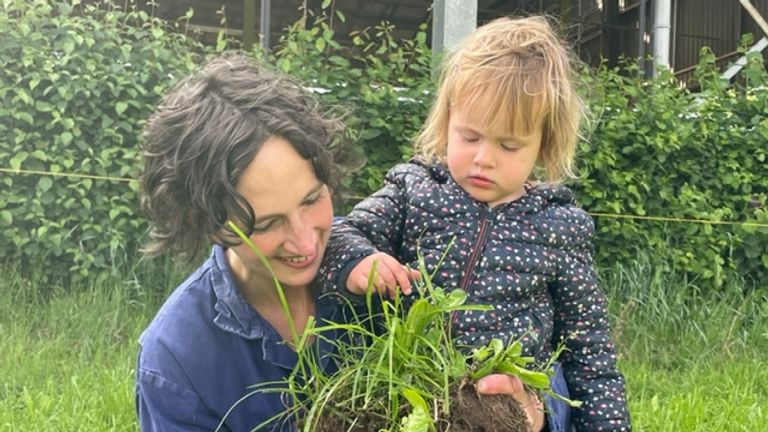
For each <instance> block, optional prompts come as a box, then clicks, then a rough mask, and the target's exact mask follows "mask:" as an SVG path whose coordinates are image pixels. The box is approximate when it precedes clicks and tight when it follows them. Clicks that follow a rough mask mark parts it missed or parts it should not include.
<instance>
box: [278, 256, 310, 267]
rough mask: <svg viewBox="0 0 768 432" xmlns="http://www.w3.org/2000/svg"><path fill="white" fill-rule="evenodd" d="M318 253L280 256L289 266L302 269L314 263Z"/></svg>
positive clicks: (282, 261)
mask: <svg viewBox="0 0 768 432" xmlns="http://www.w3.org/2000/svg"><path fill="white" fill-rule="evenodd" d="M316 256H317V254H312V255H302V256H291V257H280V258H278V259H279V260H280V262H281V263H283V264H284V265H286V266H288V267H292V268H296V269H301V268H305V267H309V266H311V265H312V263H314V262H315V257H316Z"/></svg>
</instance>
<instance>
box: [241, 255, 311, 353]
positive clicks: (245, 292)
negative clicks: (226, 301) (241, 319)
mask: <svg viewBox="0 0 768 432" xmlns="http://www.w3.org/2000/svg"><path fill="white" fill-rule="evenodd" d="M229 264H230V269H231V271H232V275H233V276H234V279H235V281H236V283H237V287H238V290H239V292H240V294H241V295H242V296H243V298H244V299H245V301H246V302H247V303H248V304H250V305H251V307H253V309H255V310H256V311H257V312H258V313H259V315H261V316H262V317H263V318H264V319H265V320H267V322H269V323H270V324H271V325H272V327H274V328H275V330H277V332H278V333H279V334H280V336H281V337H282V338H283V340H286V341H291V340H292V339H293V338H294V336H300V335H301V333H302V332H303V330H304V326H305V325H306V323H307V320H308V319H309V317H310V316H311V315H314V313H315V298H314V295H313V293H312V289H311V288H310V286H309V285H295V286H294V285H282V284H281V286H280V287H281V288H282V291H283V295H284V296H285V306H287V307H288V312H289V313H290V320H289V319H288V317H286V314H285V312H284V305H283V302H282V301H281V300H280V296H279V294H278V290H277V286H276V285H275V279H273V278H271V277H265V276H261V275H254V274H253V273H252V272H248V270H247V268H245V267H244V266H243V264H242V262H241V261H240V260H239V259H230V260H229ZM291 324H292V325H291ZM291 327H293V328H291ZM294 331H295V334H294Z"/></svg>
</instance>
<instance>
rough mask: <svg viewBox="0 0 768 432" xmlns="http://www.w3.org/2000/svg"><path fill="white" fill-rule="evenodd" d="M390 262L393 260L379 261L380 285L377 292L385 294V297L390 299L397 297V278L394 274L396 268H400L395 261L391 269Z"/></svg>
mask: <svg viewBox="0 0 768 432" xmlns="http://www.w3.org/2000/svg"><path fill="white" fill-rule="evenodd" d="M392 261H394V260H386V259H384V260H381V262H380V263H379V268H378V270H379V276H380V281H381V283H382V286H381V289H380V290H379V292H382V293H387V295H388V296H389V297H390V298H395V296H396V295H397V289H398V288H397V285H398V282H397V281H398V276H397V274H396V271H397V267H399V266H400V264H399V263H397V261H395V266H396V267H393V264H392Z"/></svg>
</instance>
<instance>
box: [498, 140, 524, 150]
mask: <svg viewBox="0 0 768 432" xmlns="http://www.w3.org/2000/svg"><path fill="white" fill-rule="evenodd" d="M499 145H501V148H503V149H504V150H506V151H515V150H519V149H520V146H519V145H517V144H515V143H513V142H503V143H499Z"/></svg>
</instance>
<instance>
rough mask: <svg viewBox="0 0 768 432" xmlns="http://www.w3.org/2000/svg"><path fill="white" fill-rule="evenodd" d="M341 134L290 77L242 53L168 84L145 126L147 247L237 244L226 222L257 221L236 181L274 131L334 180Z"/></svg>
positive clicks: (190, 252) (184, 249)
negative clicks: (334, 152)
mask: <svg viewBox="0 0 768 432" xmlns="http://www.w3.org/2000/svg"><path fill="white" fill-rule="evenodd" d="M341 130H342V124H341V122H340V121H339V119H338V118H335V117H334V118H332V117H330V116H325V115H323V114H322V113H321V112H320V109H319V104H318V101H317V100H316V99H315V98H314V97H313V95H311V94H310V93H309V92H308V91H306V90H305V89H303V88H302V87H301V86H300V85H299V84H297V83H296V82H294V81H292V80H290V79H289V78H287V77H285V76H283V75H280V74H277V73H274V72H271V71H269V70H267V69H266V68H265V67H264V66H262V65H259V64H257V63H255V62H254V61H253V60H250V59H248V58H246V57H243V56H240V55H232V54H230V55H226V56H222V57H219V58H216V59H214V60H213V61H211V62H210V63H208V64H207V65H206V66H205V67H203V68H202V69H201V70H199V71H198V72H196V73H194V74H193V75H191V76H189V77H187V78H186V79H184V80H182V81H181V82H179V83H178V84H176V85H175V86H174V87H173V88H172V89H171V90H169V92H168V93H167V94H166V95H165V96H164V97H163V98H162V100H161V101H160V103H159V104H158V107H157V109H156V110H155V112H154V114H152V116H151V117H150V118H149V119H148V121H147V123H146V125H145V127H144V133H143V138H144V171H143V173H142V175H141V210H142V211H143V212H144V213H145V214H146V215H147V217H148V218H149V219H150V221H151V223H152V228H151V230H150V239H151V240H150V242H149V243H148V244H147V245H146V246H145V248H144V251H145V252H146V253H148V254H149V255H157V254H160V253H162V252H164V251H166V250H176V251H179V252H181V254H182V255H185V256H186V257H187V258H188V259H189V260H192V259H193V258H194V257H195V256H196V255H197V254H198V253H199V252H200V249H201V248H202V246H203V245H204V244H205V243H206V242H207V241H208V239H214V240H215V241H216V242H218V243H220V244H223V245H225V246H231V245H234V244H237V242H236V241H235V240H234V239H236V238H237V237H235V236H233V233H232V232H231V231H230V229H229V227H228V226H227V224H226V222H227V220H228V219H232V220H233V221H236V223H238V224H239V225H240V226H241V227H245V228H246V229H247V231H248V230H250V227H252V226H253V222H254V219H255V218H254V212H253V209H252V208H251V206H250V205H249V204H248V202H247V201H246V200H245V199H244V198H243V197H242V196H240V195H239V194H238V193H237V192H236V191H235V186H236V185H237V183H238V180H239V179H240V176H241V175H242V173H243V171H244V170H245V168H246V167H247V166H248V165H249V164H250V162H251V161H252V160H253V158H254V156H255V155H256V153H258V152H259V150H260V149H261V146H262V145H263V143H264V142H265V141H266V140H267V139H268V138H269V137H270V136H280V137H282V138H284V139H286V140H287V141H288V142H289V143H291V145H292V146H293V148H294V149H295V150H296V152H297V153H298V154H299V155H301V157H303V158H304V159H306V160H308V161H310V163H311V164H312V168H313V170H314V173H315V175H316V176H317V178H318V179H319V180H320V181H321V182H323V183H325V184H327V185H329V186H333V184H332V180H331V179H332V177H335V176H334V175H333V174H335V168H334V165H333V157H332V154H331V150H330V149H331V148H332V147H334V144H335V140H337V139H338V138H339V137H340V136H341V134H340V133H339V132H341Z"/></svg>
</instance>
